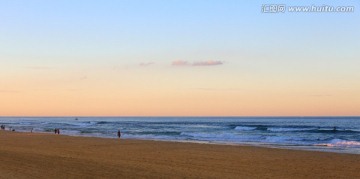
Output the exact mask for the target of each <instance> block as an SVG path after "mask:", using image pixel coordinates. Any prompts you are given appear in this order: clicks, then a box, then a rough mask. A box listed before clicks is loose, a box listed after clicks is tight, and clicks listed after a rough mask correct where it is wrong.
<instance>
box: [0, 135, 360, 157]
mask: <svg viewBox="0 0 360 179" xmlns="http://www.w3.org/2000/svg"><path fill="white" fill-rule="evenodd" d="M3 131H6V132H17V133H31V132H28V131H9V130H3ZM32 133H33V134H36V133H39V134H48V135H55V134H53V133H52V132H32ZM61 135H63V136H69V137H86V138H100V139H118V138H117V137H115V136H114V137H101V136H88V135H71V134H66V133H63V134H61ZM121 140H140V141H154V142H178V143H193V144H208V145H223V146H249V147H261V148H271V149H284V150H296V151H297V150H298V151H310V152H326V153H338V154H352V155H360V151H356V152H351V151H348V150H347V151H341V148H336V147H333V148H331V147H327V146H319V145H313V146H310V145H309V146H301V145H276V144H267V143H256V142H248V143H246V142H244V143H231V142H211V141H195V140H167V139H151V138H149V139H145V138H126V137H125V138H124V137H122V138H121Z"/></svg>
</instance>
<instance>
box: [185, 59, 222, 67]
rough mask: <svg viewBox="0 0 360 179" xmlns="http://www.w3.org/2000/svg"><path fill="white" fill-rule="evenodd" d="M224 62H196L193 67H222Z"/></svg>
mask: <svg viewBox="0 0 360 179" xmlns="http://www.w3.org/2000/svg"><path fill="white" fill-rule="evenodd" d="M222 64H223V62H222V61H214V60H208V61H201V62H194V63H193V64H192V65H193V66H214V65H222Z"/></svg>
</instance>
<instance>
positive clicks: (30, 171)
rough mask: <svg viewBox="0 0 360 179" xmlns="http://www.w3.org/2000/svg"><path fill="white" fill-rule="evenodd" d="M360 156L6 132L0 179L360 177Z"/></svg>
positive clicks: (0, 143) (1, 137) (1, 136)
mask: <svg viewBox="0 0 360 179" xmlns="http://www.w3.org/2000/svg"><path fill="white" fill-rule="evenodd" d="M359 161H360V155H352V154H338V153H326V152H313V151H296V150H285V149H270V148H261V147H249V146H226V145H211V144H195V143H180V142H159V141H144V140H117V139H104V138H90V137H71V136H64V135H55V134H50V133H49V134H45V133H19V132H8V131H0V178H360V172H359V169H360V162H359Z"/></svg>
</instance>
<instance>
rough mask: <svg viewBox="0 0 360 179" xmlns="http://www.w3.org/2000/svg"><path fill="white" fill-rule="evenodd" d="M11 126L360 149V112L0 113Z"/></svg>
mask: <svg viewBox="0 0 360 179" xmlns="http://www.w3.org/2000/svg"><path fill="white" fill-rule="evenodd" d="M0 124H1V125H5V127H6V130H9V129H10V128H11V129H14V130H15V131H18V132H29V131H30V130H31V129H33V132H49V133H50V132H51V133H53V131H54V129H55V128H59V129H60V130H61V134H63V135H71V136H84V137H101V138H116V137H117V131H118V130H119V129H120V130H121V132H122V138H125V139H145V140H164V141H178V142H197V143H210V144H227V145H254V146H263V147H273V148H286V149H300V150H316V151H326V152H339V153H352V154H360V117H78V118H76V117H0Z"/></svg>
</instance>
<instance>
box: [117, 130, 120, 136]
mask: <svg viewBox="0 0 360 179" xmlns="http://www.w3.org/2000/svg"><path fill="white" fill-rule="evenodd" d="M117 136H118V138H120V137H121V132H120V130H118V132H117Z"/></svg>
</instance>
